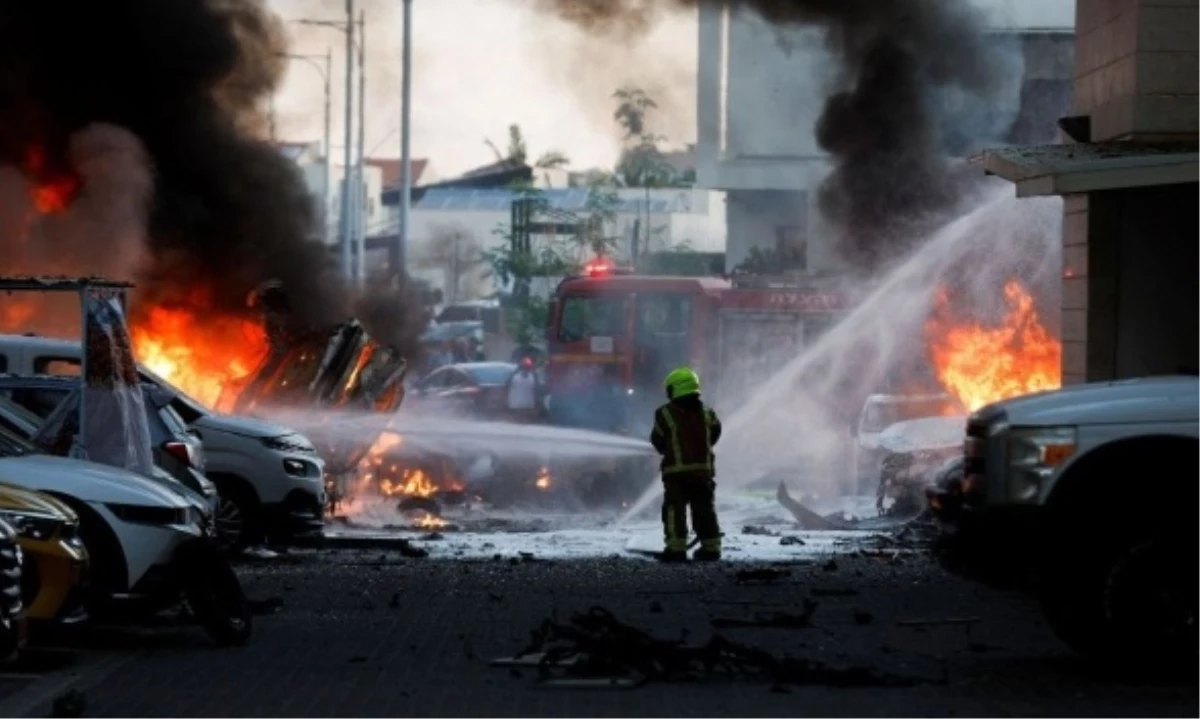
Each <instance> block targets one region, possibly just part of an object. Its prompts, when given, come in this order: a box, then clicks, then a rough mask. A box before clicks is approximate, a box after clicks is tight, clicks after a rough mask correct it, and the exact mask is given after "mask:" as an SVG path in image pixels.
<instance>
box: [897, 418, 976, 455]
mask: <svg viewBox="0 0 1200 719" xmlns="http://www.w3.org/2000/svg"><path fill="white" fill-rule="evenodd" d="M966 430H967V418H966V416H965V415H960V416H945V417H921V418H920V419H909V420H905V421H903V422H897V423H895V424H893V425H891V426H890V427H888V428H887V429H885V430H883V432H881V433H880V434H879V446H880V447H882V448H884V449H886V450H888V451H889V452H898V453H901V454H907V453H909V452H920V451H923V450H924V451H933V450H939V449H954V448H961V447H962V444H963V437H964V435H966Z"/></svg>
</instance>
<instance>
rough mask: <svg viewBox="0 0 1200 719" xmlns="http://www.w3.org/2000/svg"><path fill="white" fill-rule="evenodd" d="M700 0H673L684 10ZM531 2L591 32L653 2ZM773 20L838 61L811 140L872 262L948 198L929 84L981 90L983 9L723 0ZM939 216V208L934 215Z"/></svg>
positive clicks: (865, 258)
mask: <svg viewBox="0 0 1200 719" xmlns="http://www.w3.org/2000/svg"><path fill="white" fill-rule="evenodd" d="M704 1H705V0H673V2H674V4H675V6H676V7H679V8H692V9H694V8H696V7H697V6H698V5H699V4H700V3H702V2H704ZM538 3H539V6H540V7H541V8H542V9H543V11H546V12H551V13H553V14H555V15H557V16H559V17H561V18H563V19H565V20H568V21H570V22H573V23H575V24H578V25H580V26H583V27H585V28H587V29H588V30H589V31H591V32H594V33H596V34H601V35H610V36H619V35H628V34H631V33H632V34H636V33H644V32H645V31H646V29H647V28H648V27H650V26H652V24H653V23H654V22H655V21H656V19H657V18H658V16H659V14H660V13H661V11H662V3H660V2H655V0H538ZM730 6H731V8H732V10H733V11H734V12H737V11H752V12H756V13H758V14H760V15H761V16H762V17H763V18H765V19H766V20H767V21H768V22H771V23H773V24H777V25H781V26H783V25H792V26H807V27H816V28H820V29H821V30H822V31H823V33H824V40H825V44H826V46H827V47H828V49H829V51H830V53H831V55H832V56H833V57H834V59H835V61H836V62H837V63H838V64H839V68H838V70H839V72H838V75H839V77H837V79H836V82H835V86H834V90H833V91H832V92H831V93H830V94H829V95H828V96H827V97H826V100H825V105H824V108H823V111H822V113H821V116H820V118H819V120H818V121H817V125H816V139H817V142H818V144H819V145H820V147H821V148H822V149H823V150H824V151H826V152H827V153H829V155H830V158H831V160H832V164H833V170H832V172H831V174H830V175H829V176H828V177H827V178H826V180H825V182H824V184H823V185H822V187H821V188H820V192H819V197H818V200H819V207H820V210H821V213H822V215H823V217H824V219H825V220H826V221H827V222H828V223H829V224H830V225H831V226H832V227H833V228H835V230H836V231H837V233H838V235H839V239H840V243H841V250H842V253H843V254H844V255H845V256H846V257H847V259H850V260H852V261H856V262H858V263H860V264H863V265H867V266H870V265H874V264H877V263H878V262H880V261H883V260H886V259H888V258H891V257H894V256H896V255H898V254H900V253H902V252H903V251H904V250H905V249H907V248H908V246H909V245H910V244H911V243H912V242H914V241H915V240H916V239H918V238H919V237H920V236H921V235H922V234H923V230H924V229H925V228H926V225H925V224H924V221H925V220H927V219H929V218H932V217H934V216H937V215H941V214H942V213H943V212H944V211H946V210H950V209H951V208H953V207H954V205H955V204H956V202H957V201H958V200H959V199H960V189H959V188H961V186H962V185H963V180H962V178H961V177H954V176H953V174H954V173H952V172H951V171H950V169H949V167H948V165H947V161H946V160H945V159H944V158H943V152H942V149H943V148H942V144H941V138H940V137H939V130H938V121H937V120H938V116H939V113H938V112H937V109H936V108H934V107H932V102H931V100H932V99H933V97H934V95H935V91H936V90H940V89H947V88H951V89H958V90H961V91H964V92H967V93H970V94H973V95H980V96H986V95H988V94H989V93H991V92H992V91H993V90H995V89H996V87H997V84H998V83H999V82H1000V80H1001V73H1000V72H999V69H998V66H997V64H996V63H995V56H994V54H993V53H992V52H991V51H990V50H989V48H988V47H987V45H986V44H985V43H984V41H983V40H984V36H983V27H984V17H983V16H982V14H981V13H980V12H979V11H978V10H977V9H976V8H975V7H974V6H973V5H971V4H970V3H967V2H962V1H961V0H888V1H886V2H883V1H880V0H730ZM939 219H940V218H939Z"/></svg>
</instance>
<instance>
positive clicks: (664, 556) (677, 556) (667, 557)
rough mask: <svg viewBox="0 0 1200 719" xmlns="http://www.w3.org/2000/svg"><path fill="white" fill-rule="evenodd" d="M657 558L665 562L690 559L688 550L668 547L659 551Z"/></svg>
mask: <svg viewBox="0 0 1200 719" xmlns="http://www.w3.org/2000/svg"><path fill="white" fill-rule="evenodd" d="M656 559H658V561H660V562H662V563H663V564H680V563H682V562H686V561H687V560H688V555H687V552H681V551H679V550H677V549H668V550H666V551H665V552H659V554H658V555H657V557H656Z"/></svg>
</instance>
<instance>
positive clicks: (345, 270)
mask: <svg viewBox="0 0 1200 719" xmlns="http://www.w3.org/2000/svg"><path fill="white" fill-rule="evenodd" d="M346 20H347V22H346V127H345V133H344V134H345V143H346V147H345V153H344V155H343V160H344V165H343V168H342V194H341V198H342V199H341V202H340V203H339V204H340V205H341V208H340V209H341V224H342V229H341V238H340V240H341V250H342V278H343V279H344V280H345V281H346V283H347V284H350V283H352V282H353V280H354V275H353V265H352V262H351V257H350V242H351V237H350V235H351V234H352V225H351V219H352V218H351V215H350V203H351V202H352V198H353V192H352V182H351V180H352V179H353V173H352V171H351V165H352V164H353V163H354V157H353V154H352V153H353V152H354V0H346Z"/></svg>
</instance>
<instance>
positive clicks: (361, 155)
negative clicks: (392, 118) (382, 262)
mask: <svg viewBox="0 0 1200 719" xmlns="http://www.w3.org/2000/svg"><path fill="white" fill-rule="evenodd" d="M358 32H359V37H358V172H357V173H356V177H355V180H354V197H355V198H357V200H358V201H357V202H356V203H355V207H354V213H355V218H356V219H357V220H358V221H357V223H356V225H357V230H358V231H357V232H356V233H355V234H356V235H358V236H357V237H356V238H355V241H354V248H355V250H357V251H358V254H357V261H356V262H355V266H354V283H355V284H356V285H358V286H359V287H362V285H363V282H364V279H365V277H366V273H367V187H366V185H367V155H366V142H367V11H366V10H360V11H359V14H358Z"/></svg>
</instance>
